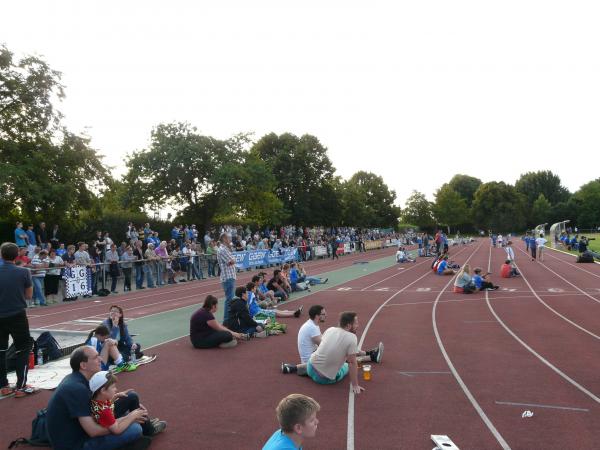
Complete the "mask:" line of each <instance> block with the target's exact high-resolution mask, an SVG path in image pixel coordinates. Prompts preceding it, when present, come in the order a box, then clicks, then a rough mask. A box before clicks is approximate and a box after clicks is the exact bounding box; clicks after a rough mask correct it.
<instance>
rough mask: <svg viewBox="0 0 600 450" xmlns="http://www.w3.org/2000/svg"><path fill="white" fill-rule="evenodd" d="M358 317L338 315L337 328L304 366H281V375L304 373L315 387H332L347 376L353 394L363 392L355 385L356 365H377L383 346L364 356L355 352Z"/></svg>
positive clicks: (358, 350) (356, 382) (333, 329)
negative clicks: (363, 362)
mask: <svg viewBox="0 0 600 450" xmlns="http://www.w3.org/2000/svg"><path fill="white" fill-rule="evenodd" d="M357 330H358V317H357V315H356V313H355V312H352V311H347V312H343V313H342V314H340V324H339V326H337V327H331V328H328V329H327V331H325V333H324V334H323V336H322V338H321V343H320V344H319V346H318V347H317V350H316V351H315V352H314V353H313V354H312V355H311V356H310V358H309V360H308V362H307V363H306V364H298V365H294V364H286V363H282V364H281V372H282V373H297V374H298V375H303V374H304V373H306V374H307V375H308V376H309V377H310V378H311V379H312V380H313V381H314V382H315V383H317V384H334V383H337V382H338V381H341V380H342V379H343V378H344V377H345V376H346V375H349V376H350V387H351V388H352V392H354V393H355V394H360V393H361V391H364V388H363V387H362V386H360V385H359V384H358V361H371V362H376V363H380V362H381V358H382V357H383V343H382V342H380V343H379V345H378V346H377V347H376V348H374V349H372V350H368V351H366V352H364V351H362V350H360V349H359V348H358V341H357V338H356V331H357Z"/></svg>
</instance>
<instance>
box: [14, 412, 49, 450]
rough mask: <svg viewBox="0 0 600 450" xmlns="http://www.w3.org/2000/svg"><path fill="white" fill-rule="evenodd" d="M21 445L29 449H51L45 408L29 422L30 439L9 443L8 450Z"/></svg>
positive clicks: (20, 439)
mask: <svg viewBox="0 0 600 450" xmlns="http://www.w3.org/2000/svg"><path fill="white" fill-rule="evenodd" d="M21 444H26V445H29V446H31V447H52V444H51V443H50V437H49V436H48V425H47V410H46V408H44V409H40V410H39V411H38V412H37V414H36V416H35V418H34V419H33V421H32V422H31V437H30V438H29V439H27V438H19V439H16V440H14V441H12V442H11V443H10V445H9V446H8V448H13V447H18V446H19V445H21Z"/></svg>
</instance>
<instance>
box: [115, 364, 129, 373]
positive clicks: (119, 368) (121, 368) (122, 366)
mask: <svg viewBox="0 0 600 450" xmlns="http://www.w3.org/2000/svg"><path fill="white" fill-rule="evenodd" d="M125 366H126V364H125V363H121V364H119V365H117V366H116V367H114V368H113V369H112V373H121V372H124V371H125Z"/></svg>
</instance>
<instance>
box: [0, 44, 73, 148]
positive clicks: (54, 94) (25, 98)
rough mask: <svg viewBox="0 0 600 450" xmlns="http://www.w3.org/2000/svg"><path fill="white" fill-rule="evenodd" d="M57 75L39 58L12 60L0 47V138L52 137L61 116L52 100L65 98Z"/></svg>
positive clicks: (32, 138)
mask: <svg viewBox="0 0 600 450" xmlns="http://www.w3.org/2000/svg"><path fill="white" fill-rule="evenodd" d="M60 78H61V74H60V72H58V71H56V70H52V69H50V67H49V66H48V64H47V63H46V62H45V61H43V60H42V59H40V58H37V57H35V56H27V57H24V58H22V59H21V60H19V61H15V60H14V55H13V53H12V52H10V51H9V50H8V49H7V48H6V47H5V46H0V139H4V140H7V141H18V142H22V141H29V140H36V139H38V138H46V139H47V138H50V137H51V136H52V134H53V132H54V131H56V130H57V129H58V126H59V123H60V119H61V117H62V116H61V114H60V112H58V111H57V110H56V109H55V108H54V106H53V103H52V102H53V100H55V99H62V98H63V97H64V91H63V85H62V84H61V82H60Z"/></svg>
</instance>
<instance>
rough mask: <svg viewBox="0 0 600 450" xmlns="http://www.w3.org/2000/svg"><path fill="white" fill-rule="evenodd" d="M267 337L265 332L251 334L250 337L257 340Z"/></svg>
mask: <svg viewBox="0 0 600 450" xmlns="http://www.w3.org/2000/svg"><path fill="white" fill-rule="evenodd" d="M267 336H268V335H267V332H266V331H264V330H263V331H259V332H256V333H253V334H252V337H253V338H257V339H262V338H266V337H267Z"/></svg>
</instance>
